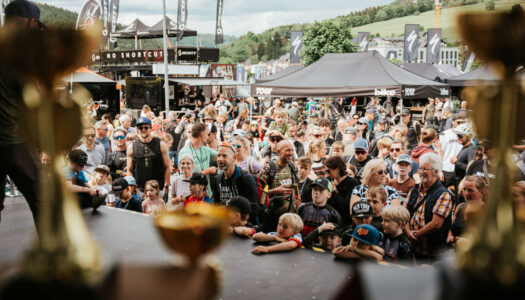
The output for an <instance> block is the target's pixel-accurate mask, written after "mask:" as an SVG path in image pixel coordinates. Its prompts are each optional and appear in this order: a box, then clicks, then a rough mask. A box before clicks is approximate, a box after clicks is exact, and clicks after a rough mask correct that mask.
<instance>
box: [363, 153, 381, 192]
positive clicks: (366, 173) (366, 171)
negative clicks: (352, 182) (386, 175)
mask: <svg viewBox="0 0 525 300" xmlns="http://www.w3.org/2000/svg"><path fill="white" fill-rule="evenodd" d="M379 167H383V168H384V167H385V161H384V160H382V159H381V158H376V159H372V160H370V161H369V162H368V163H366V165H365V167H364V168H363V174H361V177H362V180H361V183H362V184H363V185H368V184H369V182H370V178H371V177H372V175H374V170H376V169H378V168H379Z"/></svg>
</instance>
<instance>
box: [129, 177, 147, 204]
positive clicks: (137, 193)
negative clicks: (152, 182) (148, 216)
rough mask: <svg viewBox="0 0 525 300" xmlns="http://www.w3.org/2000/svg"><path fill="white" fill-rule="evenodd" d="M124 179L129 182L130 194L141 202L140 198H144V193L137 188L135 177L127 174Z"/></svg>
mask: <svg viewBox="0 0 525 300" xmlns="http://www.w3.org/2000/svg"><path fill="white" fill-rule="evenodd" d="M124 179H126V181H127V182H128V184H129V188H130V191H131V194H132V195H133V196H134V197H136V198H137V199H139V200H140V202H141V203H142V200H144V193H142V192H141V191H140V190H139V189H138V187H139V186H138V185H137V181H136V180H135V177H133V176H131V175H128V176H125V177H124Z"/></svg>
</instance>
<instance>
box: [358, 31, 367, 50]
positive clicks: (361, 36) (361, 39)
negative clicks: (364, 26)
mask: <svg viewBox="0 0 525 300" xmlns="http://www.w3.org/2000/svg"><path fill="white" fill-rule="evenodd" d="M369 40H370V32H359V33H357V43H358V44H359V51H361V52H366V51H368V44H369Z"/></svg>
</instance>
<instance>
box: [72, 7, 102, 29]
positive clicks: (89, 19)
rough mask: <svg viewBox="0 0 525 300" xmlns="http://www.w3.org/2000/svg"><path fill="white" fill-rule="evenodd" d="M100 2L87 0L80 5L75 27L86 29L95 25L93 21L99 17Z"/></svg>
mask: <svg viewBox="0 0 525 300" xmlns="http://www.w3.org/2000/svg"><path fill="white" fill-rule="evenodd" d="M100 13H101V9H100V4H98V2H97V1H96V0H87V1H86V3H84V6H82V10H81V11H80V14H79V15H78V19H77V26H76V29H78V30H82V29H88V28H93V26H95V22H96V21H97V20H98V19H100Z"/></svg>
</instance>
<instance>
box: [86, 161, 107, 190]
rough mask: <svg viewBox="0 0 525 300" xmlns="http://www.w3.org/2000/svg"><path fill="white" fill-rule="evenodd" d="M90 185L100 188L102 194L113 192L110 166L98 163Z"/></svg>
mask: <svg viewBox="0 0 525 300" xmlns="http://www.w3.org/2000/svg"><path fill="white" fill-rule="evenodd" d="M89 185H90V186H91V187H92V188H94V189H96V190H98V191H99V192H100V194H101V195H105V194H108V193H109V192H111V176H109V167H108V166H106V165H98V166H97V167H96V168H95V171H94V172H93V176H91V180H90V181H89Z"/></svg>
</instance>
